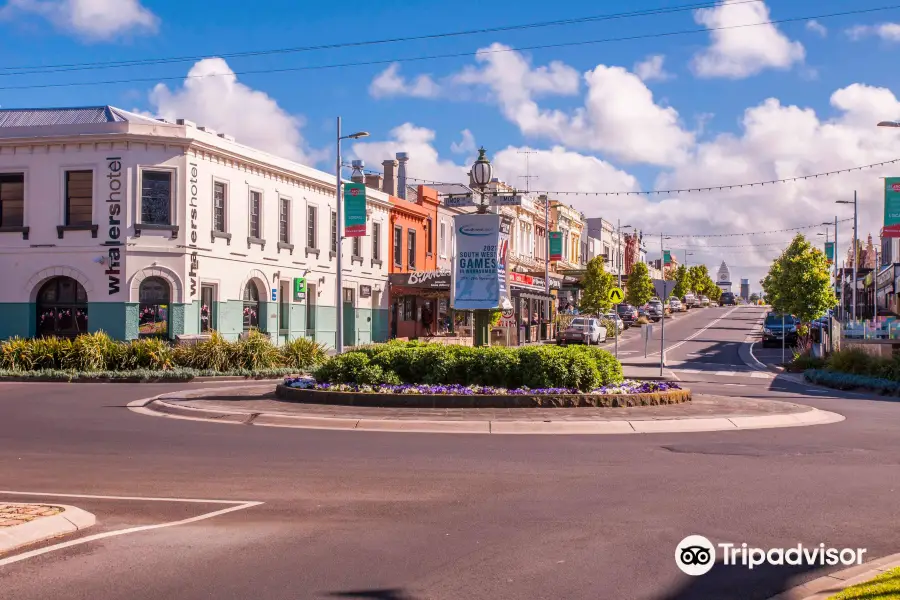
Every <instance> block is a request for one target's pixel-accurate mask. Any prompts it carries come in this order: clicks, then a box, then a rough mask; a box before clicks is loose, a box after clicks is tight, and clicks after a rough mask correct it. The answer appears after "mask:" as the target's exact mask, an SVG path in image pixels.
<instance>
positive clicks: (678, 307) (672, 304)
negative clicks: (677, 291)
mask: <svg viewBox="0 0 900 600" xmlns="http://www.w3.org/2000/svg"><path fill="white" fill-rule="evenodd" d="M669 310H671V311H672V312H673V313H676V312H681V311H683V310H684V305H682V304H681V300H679V299H678V298H669Z"/></svg>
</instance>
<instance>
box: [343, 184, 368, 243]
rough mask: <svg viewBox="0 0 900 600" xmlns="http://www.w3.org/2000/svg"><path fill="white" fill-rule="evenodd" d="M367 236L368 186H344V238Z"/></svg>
mask: <svg viewBox="0 0 900 600" xmlns="http://www.w3.org/2000/svg"><path fill="white" fill-rule="evenodd" d="M364 235H366V186H365V184H363V183H345V184H344V237H362V236H364Z"/></svg>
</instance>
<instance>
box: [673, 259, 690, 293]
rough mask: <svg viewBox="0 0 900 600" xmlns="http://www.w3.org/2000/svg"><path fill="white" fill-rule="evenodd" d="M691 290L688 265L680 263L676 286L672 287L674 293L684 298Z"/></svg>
mask: <svg viewBox="0 0 900 600" xmlns="http://www.w3.org/2000/svg"><path fill="white" fill-rule="evenodd" d="M689 291H691V277H690V274H689V273H688V269H687V267H685V266H684V265H679V267H678V268H677V269H676V270H675V287H674V288H673V289H672V295H673V296H675V297H676V298H683V297H684V296H685V294H687V293H688V292H689Z"/></svg>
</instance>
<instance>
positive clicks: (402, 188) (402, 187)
mask: <svg viewBox="0 0 900 600" xmlns="http://www.w3.org/2000/svg"><path fill="white" fill-rule="evenodd" d="M397 162H398V163H400V168H399V169H397V197H398V198H401V199H403V200H406V163H408V162H409V154H407V153H406V152H398V153H397Z"/></svg>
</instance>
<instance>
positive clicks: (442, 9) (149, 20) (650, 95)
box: [0, 0, 900, 280]
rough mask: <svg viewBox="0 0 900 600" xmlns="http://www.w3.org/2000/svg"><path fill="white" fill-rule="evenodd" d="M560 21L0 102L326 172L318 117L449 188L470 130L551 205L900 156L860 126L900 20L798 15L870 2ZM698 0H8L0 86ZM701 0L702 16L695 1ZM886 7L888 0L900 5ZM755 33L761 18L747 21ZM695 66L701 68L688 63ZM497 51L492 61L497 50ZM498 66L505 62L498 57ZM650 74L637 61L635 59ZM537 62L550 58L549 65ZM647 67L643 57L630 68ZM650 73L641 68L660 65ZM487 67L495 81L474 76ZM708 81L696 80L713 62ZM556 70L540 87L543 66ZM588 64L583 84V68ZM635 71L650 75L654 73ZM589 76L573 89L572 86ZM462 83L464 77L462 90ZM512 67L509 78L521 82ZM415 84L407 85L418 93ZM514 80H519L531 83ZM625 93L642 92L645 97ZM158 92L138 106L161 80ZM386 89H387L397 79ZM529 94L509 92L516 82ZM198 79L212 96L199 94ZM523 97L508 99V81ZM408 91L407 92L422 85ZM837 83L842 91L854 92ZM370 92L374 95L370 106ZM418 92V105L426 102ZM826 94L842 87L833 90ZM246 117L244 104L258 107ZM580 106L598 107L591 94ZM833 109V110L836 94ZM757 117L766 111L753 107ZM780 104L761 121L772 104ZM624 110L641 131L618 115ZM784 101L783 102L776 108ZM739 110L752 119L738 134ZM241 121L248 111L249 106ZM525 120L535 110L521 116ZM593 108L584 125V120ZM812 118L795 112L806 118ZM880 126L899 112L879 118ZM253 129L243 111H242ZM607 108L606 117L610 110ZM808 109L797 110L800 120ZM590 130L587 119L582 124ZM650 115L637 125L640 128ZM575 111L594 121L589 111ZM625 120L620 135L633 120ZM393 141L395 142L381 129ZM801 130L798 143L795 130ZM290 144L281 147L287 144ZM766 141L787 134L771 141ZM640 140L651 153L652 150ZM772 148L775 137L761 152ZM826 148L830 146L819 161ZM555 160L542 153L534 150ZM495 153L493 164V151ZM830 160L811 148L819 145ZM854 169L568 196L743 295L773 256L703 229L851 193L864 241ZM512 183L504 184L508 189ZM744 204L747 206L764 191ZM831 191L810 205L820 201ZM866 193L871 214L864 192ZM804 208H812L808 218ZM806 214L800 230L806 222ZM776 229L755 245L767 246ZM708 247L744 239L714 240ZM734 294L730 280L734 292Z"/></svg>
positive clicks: (326, 135)
mask: <svg viewBox="0 0 900 600" xmlns="http://www.w3.org/2000/svg"><path fill="white" fill-rule="evenodd" d="M729 2H731V3H734V4H735V5H738V4H740V5H741V6H722V4H724V3H723V2H721V1H720V2H719V3H718V6H717V7H711V8H710V9H709V10H710V11H716V12H715V13H713V12H709V13H708V14H707V15H706V17H703V16H701V14H700V13H697V12H696V11H693V10H685V11H681V12H673V13H670V14H665V15H655V16H640V17H633V18H626V19H615V20H609V21H598V22H587V23H578V24H571V25H566V26H552V27H542V28H533V29H526V30H519V31H508V32H493V33H485V34H477V35H467V36H458V37H449V38H444V39H435V40H427V41H412V42H402V43H391V44H382V45H374V46H364V47H357V48H339V49H329V50H319V51H310V52H295V53H278V54H269V55H264V56H255V57H241V58H226V63H227V64H226V63H222V62H221V61H220V62H219V63H215V64H214V63H210V62H206V63H204V64H203V65H196V66H195V63H196V62H197V61H194V60H190V61H184V62H176V63H170V64H161V65H142V66H132V67H127V68H117V69H95V70H81V71H66V72H57V73H46V72H45V73H36V74H32V75H7V76H3V77H0V88H10V87H18V86H28V85H43V84H56V83H68V82H101V81H107V80H119V79H126V80H133V79H140V80H144V81H130V82H123V83H110V84H93V85H87V86H71V87H50V88H32V89H0V105H2V106H3V107H4V108H12V107H23V106H74V105H89V104H113V105H116V106H120V107H122V108H126V109H139V110H143V111H147V112H151V113H155V114H163V115H166V116H173V115H174V114H175V113H179V115H178V116H187V117H188V118H192V120H195V121H197V122H200V123H203V122H208V123H213V125H214V126H216V127H217V128H218V129H219V130H230V131H231V132H233V133H235V134H236V135H237V137H238V138H239V141H241V140H242V139H243V140H244V141H246V142H247V143H250V144H252V145H256V146H262V147H264V148H266V149H269V150H271V151H273V152H278V153H280V154H289V155H292V156H293V157H294V158H297V159H299V160H304V161H306V162H313V163H315V164H317V166H319V167H321V168H327V165H329V164H330V161H331V160H332V159H331V158H330V157H331V156H333V141H332V139H333V127H334V117H335V116H336V115H338V114H340V115H342V116H343V119H344V122H345V127H346V128H347V129H348V130H349V129H354V130H355V129H366V130H368V131H370V132H371V133H372V137H371V138H370V140H369V142H368V143H366V144H358V145H356V146H354V147H351V148H350V149H349V152H350V153H351V154H355V155H358V156H362V157H364V158H366V160H367V164H368V166H369V167H372V168H380V161H381V159H383V158H388V157H389V156H390V154H391V153H392V152H394V151H397V150H401V149H405V150H408V151H410V152H411V153H412V161H411V165H410V170H411V171H412V172H413V173H414V174H417V175H420V176H422V177H428V178H436V179H446V178H449V177H453V176H454V175H455V174H457V173H458V171H459V167H460V166H462V165H466V164H468V163H469V162H471V160H472V159H473V158H474V153H473V149H472V146H471V144H464V146H465V148H463V151H461V152H453V150H452V148H451V144H453V143H459V142H460V141H461V140H462V139H464V138H463V134H462V133H461V132H462V131H463V130H468V131H469V132H470V134H471V138H472V139H473V140H474V143H475V144H477V145H482V144H483V145H484V146H486V147H487V148H488V150H489V152H490V153H491V154H492V155H494V154H497V155H498V156H497V164H498V170H499V172H500V174H501V176H503V177H504V179H506V180H507V181H510V182H511V183H514V182H513V181H512V180H514V179H517V178H518V176H519V175H522V174H524V171H525V167H524V157H523V156H522V155H518V154H517V152H518V151H519V150H521V149H523V148H526V147H527V148H530V149H534V150H538V151H540V152H542V153H543V154H538V155H533V156H532V159H531V160H532V167H531V171H532V173H535V174H538V175H539V177H540V179H538V180H536V181H534V182H533V184H532V186H533V187H538V188H548V189H551V190H560V189H569V190H571V189H580V190H609V189H631V190H636V189H653V188H655V187H659V186H663V187H681V186H682V185H681V184H685V183H690V185H701V184H721V183H733V182H740V181H750V180H754V179H757V178H766V179H767V178H770V177H774V176H776V175H778V176H793V175H796V174H808V173H813V172H819V171H820V170H821V171H825V170H832V169H835V168H843V167H849V166H856V165H858V164H868V163H870V162H875V161H876V160H885V159H888V158H890V159H892V158H896V157H900V152H897V153H896V155H895V154H894V152H893V150H892V148H893V147H900V146H897V145H896V144H895V143H894V142H895V141H896V140H895V139H894V138H893V137H888V136H892V135H893V134H892V133H890V132H884V131H883V130H879V131H876V130H875V129H874V127H872V125H873V124H874V123H871V122H870V121H872V120H873V119H874V118H875V114H876V113H877V114H879V115H880V117H878V118H890V117H900V105H897V104H896V98H895V97H894V94H893V92H892V91H891V90H892V87H891V86H892V84H893V83H894V81H895V80H896V77H895V76H892V62H893V61H892V59H893V57H894V56H895V55H896V53H897V50H898V48H900V27H898V28H897V29H896V30H895V29H893V28H892V27H891V25H892V24H894V23H897V22H900V8H898V9H894V10H886V11H880V12H873V13H868V14H854V15H846V16H841V17H835V18H819V19H817V23H818V24H819V25H820V26H821V27H817V26H815V25H810V24H809V20H808V17H811V16H818V15H826V14H829V13H837V12H844V11H855V10H864V9H867V8H874V7H879V6H884V5H885V4H888V3H886V2H885V1H884V0H856V1H854V2H848V1H847V0H820V1H817V2H811V1H806V0H769V1H767V2H741V1H740V0H729ZM686 4H699V2H691V0H680V1H679V2H669V1H665V0H634V1H633V2H629V3H627V4H626V3H611V2H610V3H596V2H575V1H572V2H558V3H547V2H546V1H536V0H519V1H517V2H509V1H499V0H498V1H495V2H490V3H484V2H475V1H469V0H466V1H458V2H453V3H450V2H439V3H435V2H425V1H424V0H409V1H406V2H402V3H401V2H381V3H367V4H365V5H362V6H359V7H353V6H351V5H348V4H346V3H345V4H334V3H311V2H295V1H287V0H278V1H265V0H264V1H263V2H260V3H257V4H255V5H253V9H252V10H250V9H248V4H247V3H246V2H237V1H236V0H220V1H219V2H216V3H215V7H214V8H212V4H210V3H195V2H171V1H167V0H158V1H153V0H10V1H9V2H8V3H7V4H6V5H5V6H3V7H2V8H0V28H2V30H3V33H4V35H3V36H2V38H0V47H2V51H3V56H4V57H5V59H6V60H5V64H6V65H8V67H7V71H9V70H11V69H12V70H14V68H15V67H22V66H38V65H59V64H78V63H93V62H99V63H108V62H110V61H128V60H143V59H148V58H157V57H173V56H185V57H192V56H197V57H203V56H220V55H227V54H229V53H234V52H243V51H248V50H267V49H278V48H289V47H302V46H315V45H322V44H334V43H341V42H353V41H364V40H374V39H380V38H393V37H407V36H414V35H422V34H432V33H442V32H452V31H460V30H470V29H477V28H486V27H496V26H506V25H516V24H524V23H535V22H541V21H548V20H560V19H568V18H579V17H585V16H594V15H602V14H609V13H615V12H628V11H640V10H646V9H656V8H663V7H678V6H684V5H686ZM708 4H710V5H712V4H713V2H709V3H708ZM751 6H753V7H754V8H753V9H751V10H763V11H770V17H771V19H773V20H781V19H792V18H798V17H801V18H802V19H801V20H799V21H796V22H791V23H783V24H776V25H774V26H773V25H768V26H764V27H752V28H744V29H732V30H725V34H727V35H728V37H727V38H724V39H722V40H720V45H719V46H716V38H715V33H714V32H709V31H707V32H703V33H694V34H688V35H674V36H660V37H645V38H644V39H637V40H630V41H618V42H609V43H600V44H585V45H579V46H570V47H555V48H545V49H536V50H528V51H524V52H516V51H510V52H502V53H497V54H494V55H493V56H494V57H497V58H498V62H496V63H492V62H491V61H490V60H489V59H486V58H485V57H484V56H482V60H478V59H476V58H475V57H473V56H466V57H458V58H449V59H439V60H428V61H414V62H401V63H398V64H397V65H396V66H395V67H393V68H394V69H395V71H394V72H393V79H391V80H390V82H392V83H393V84H395V85H394V87H393V88H391V87H390V86H388V87H387V88H385V89H382V91H381V92H380V93H378V92H376V91H374V87H373V81H374V80H376V78H378V77H379V76H380V75H383V74H384V72H385V70H386V69H388V68H389V67H390V64H391V61H393V60H396V59H400V58H404V57H416V56H421V55H431V54H445V53H474V52H475V51H477V50H479V49H485V48H488V47H489V46H490V45H491V44H495V43H499V44H503V45H504V46H506V47H508V48H510V49H514V48H522V47H526V46H534V45H553V44H564V43H570V42H577V41H588V40H599V39H607V38H623V37H629V36H646V35H648V34H660V33H666V32H676V31H683V30H694V29H705V28H708V27H714V26H715V25H716V24H719V25H721V24H726V25H733V24H737V23H740V24H745V23H747V22H748V19H749V20H750V21H751V22H755V21H754V19H756V17H758V16H759V14H763V15H764V16H765V14H766V13H747V12H746V11H747V10H748V9H749V7H751ZM898 6H900V2H898ZM763 20H765V18H763ZM711 53H712V54H713V56H712V58H710V60H711V61H712V62H710V63H708V64H707V67H706V69H705V71H704V68H703V67H702V66H698V65H699V63H698V61H699V60H700V58H698V57H703V56H707V57H709V56H711ZM501 54H502V55H503V57H502V58H501V57H500V55H501ZM654 56H658V57H661V58H657V59H655V60H657V61H662V62H661V65H662V71H663V72H664V75H662V76H660V74H659V73H656V75H657V76H656V77H653V76H652V73H651V74H650V75H647V72H644V75H643V76H642V77H638V76H637V75H638V72H639V71H640V69H639V67H638V66H637V65H638V63H640V62H642V61H646V60H648V59H650V57H654ZM513 59H516V60H518V61H520V63H521V64H523V65H525V67H524V68H525V69H526V71H527V74H526V75H523V78H516V77H513V78H512V79H511V80H507V79H504V74H509V73H510V72H512V70H511V67H510V63H509V61H510V60H513ZM370 61H383V62H382V63H381V64H377V65H369V66H355V67H344V68H338V69H314V70H298V71H283V72H275V73H258V74H246V75H244V74H241V72H242V71H247V70H265V69H289V68H293V67H304V66H319V65H328V64H335V63H355V62H370ZM504 61H505V62H504ZM651 62H652V61H651ZM551 63H557V66H556V67H551V66H550V65H551ZM648 64H650V63H648ZM658 64H659V63H658V62H657V65H658ZM488 65H493V67H494V70H495V72H493V73H489V72H487V68H486V67H487V66H488ZM710 65H711V66H710ZM541 67H547V68H549V69H551V71H552V72H553V73H554V74H555V75H554V77H555V79H553V78H550V79H552V81H549V83H548V78H547V77H545V76H544V75H546V73H544V74H543V75H542V74H541V72H540V68H541ZM191 68H197V69H199V71H196V72H195V73H209V72H211V71H217V72H221V70H222V69H223V68H224V69H229V68H230V69H231V70H232V71H234V72H236V73H237V79H236V82H235V85H237V86H239V89H238V92H239V93H236V95H235V96H234V98H233V99H232V100H229V101H227V102H223V103H221V104H223V105H227V106H220V105H219V104H220V103H219V102H218V99H219V97H220V96H222V95H223V94H224V95H228V94H230V93H231V91H233V86H232V87H228V88H227V89H226V88H216V87H215V84H212V83H209V81H208V79H202V80H199V79H198V80H195V81H194V83H193V87H190V89H188V88H186V87H184V86H183V82H182V79H183V78H184V77H185V75H186V74H187V73H188V71H189V70H190V69H191ZM595 69H596V71H594V70H595ZM651 71H652V69H651ZM590 72H594V74H595V75H596V78H595V80H594V84H593V85H591V84H590V82H589V80H588V79H587V78H586V77H585V74H586V73H590ZM467 73H468V75H467ZM523 73H525V72H523ZM419 76H422V77H426V78H427V80H426V81H425V82H424V83H425V84H427V85H425V87H424V88H422V89H420V90H419V91H418V92H414V91H412V84H411V82H413V81H415V78H416V77H419ZM527 77H534V79H533V80H531V81H532V84H531V87H530V88H529V84H527V81H528V80H527V79H526V78H527ZM641 79H643V81H641ZM160 82H161V83H162V84H164V85H165V86H166V89H164V90H156V91H155V92H154V87H155V85H156V84H157V83H160ZM398 82H399V83H398ZM522 82H526V83H522ZM208 83H209V85H210V86H211V87H208V88H205V87H204V86H206V85H207V84H208ZM520 84H521V89H518V86H519V85H520ZM423 85H424V84H423ZM854 86H855V87H854ZM385 90H387V91H385ZM423 90H424V91H423ZM839 90H845V91H844V92H843V93H840V94H837V95H836V92H838V91H839ZM263 94H264V95H265V96H263V98H264V100H265V101H264V102H263V101H262V100H261V99H260V96H261V95H263ZM593 95H597V96H599V97H601V98H599V99H597V98H594V96H593ZM835 98H838V100H835ZM767 103H768V104H767ZM772 103H775V104H777V106H776V105H775V104H772ZM632 107H633V108H634V111H636V112H637V113H638V114H637V115H629V114H628V112H629V109H630V108H632ZM791 107H796V108H791ZM748 110H751V111H753V115H754V116H753V119H752V120H753V124H752V125H751V126H749V127H748V126H747V125H746V124H745V123H743V122H742V121H743V119H744V115H745V111H748ZM248 111H249V112H248ZM531 111H536V113H537V114H530V112H531ZM592 111H593V112H592ZM804 111H813V112H804ZM879 111H895V112H894V114H885V113H883V112H879ZM251 113H252V115H253V116H252V117H248V114H251ZM620 113H621V116H620ZM813 113H814V114H813ZM585 114H588V115H589V118H588V120H593V121H592V123H589V124H587V125H585V124H584V123H583V122H582V121H580V120H579V115H581V116H584V115H585ZM644 114H647V115H649V116H648V117H647V118H646V119H644V118H643V117H642V115H644ZM590 115H593V116H592V117H591V116H590ZM629 119H635V120H634V121H630V120H629ZM398 127H401V128H402V127H405V129H402V130H397V129H396V128H398ZM795 127H796V128H797V129H796V130H794V128H795ZM285 130H288V134H287V135H284V134H283V132H284V131H285ZM779 132H782V133H783V135H778V134H779ZM657 136H658V137H657ZM770 136H771V137H770ZM826 146H827V148H826ZM553 149H556V150H555V152H556V154H551V152H553V151H554V150H553ZM504 150H505V151H506V152H505V154H504ZM826 150H827V151H826ZM896 172H897V171H895V172H894V173H889V172H881V171H879V172H878V173H869V174H866V175H862V176H859V175H854V176H851V177H847V178H845V179H843V180H840V181H835V180H832V181H831V182H829V183H828V184H818V183H817V184H810V185H808V186H794V187H792V188H787V187H786V189H783V190H778V191H766V192H759V191H754V192H753V193H750V192H747V193H745V194H734V195H731V196H724V195H723V196H716V197H709V196H707V197H698V196H697V195H693V196H689V195H681V196H678V195H670V196H667V197H664V198H654V199H653V200H651V201H650V202H647V201H644V200H632V199H627V200H626V199H624V198H616V197H612V198H603V197H601V198H584V197H582V198H581V199H573V203H574V204H575V205H576V206H577V207H578V208H580V209H581V210H583V211H585V212H586V213H588V215H589V216H604V217H606V218H609V219H611V220H615V219H616V218H623V219H626V220H633V221H638V222H637V223H635V224H636V225H637V226H639V227H641V228H642V229H644V230H645V231H653V232H656V231H659V230H664V231H667V232H672V233H676V232H677V233H697V234H700V235H698V237H696V238H694V239H691V240H687V241H686V242H685V246H691V248H692V251H693V246H695V245H696V246H700V247H701V248H700V249H699V250H698V251H697V254H698V255H699V257H700V260H703V261H705V262H707V263H708V264H709V266H710V267H711V268H713V267H714V266H717V265H718V262H720V260H721V258H724V259H726V260H728V261H729V262H730V263H732V264H736V265H738V268H739V270H740V268H741V267H743V268H744V271H745V272H746V273H748V276H750V277H751V278H752V279H754V280H755V279H758V276H759V275H760V273H761V271H760V269H762V271H764V266H765V264H767V263H768V261H769V260H771V258H772V256H773V255H774V253H775V252H777V248H772V247H769V246H760V247H757V248H749V249H746V250H744V249H733V250H732V249H727V250H725V249H721V250H719V249H705V248H702V247H703V246H704V245H706V246H709V245H714V244H715V242H714V241H710V240H709V239H705V238H703V237H700V236H701V235H702V234H708V233H712V232H720V233H721V232H728V231H733V232H741V231H758V230H768V229H776V228H781V227H790V226H799V225H806V224H809V223H811V222H816V221H818V220H820V219H819V215H818V212H821V216H822V217H823V218H822V219H821V220H829V219H831V218H833V216H834V212H835V211H834V207H833V204H832V200H831V199H830V198H831V196H835V197H837V196H841V197H844V195H846V194H847V193H850V190H852V189H860V190H861V191H862V192H863V195H864V197H865V199H866V201H867V204H866V205H865V206H864V208H863V213H864V214H863V222H862V226H861V230H862V231H868V230H873V231H875V228H877V226H878V222H877V220H878V214H879V211H880V206H879V205H878V198H877V196H878V193H879V184H878V177H879V176H884V175H893V174H896ZM518 182H519V183H522V180H519V181H518ZM760 194H761V195H760ZM824 196H828V198H827V199H825V198H823V197H824ZM869 196H871V198H870V197H869ZM812 209H815V211H816V212H817V214H816V215H815V216H812V217H811V215H810V212H811V210H812ZM811 218H812V221H811V220H810V219H811ZM788 237H789V234H787V235H785V234H781V236H780V237H778V236H774V235H773V236H770V237H767V238H754V239H756V241H757V242H758V243H759V244H762V243H763V242H765V243H774V242H781V241H782V240H786V239H787V238H788ZM725 240H726V241H723V240H719V244H724V243H733V244H739V243H745V242H752V241H753V240H752V239H748V238H725ZM735 278H737V275H736V276H735Z"/></svg>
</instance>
